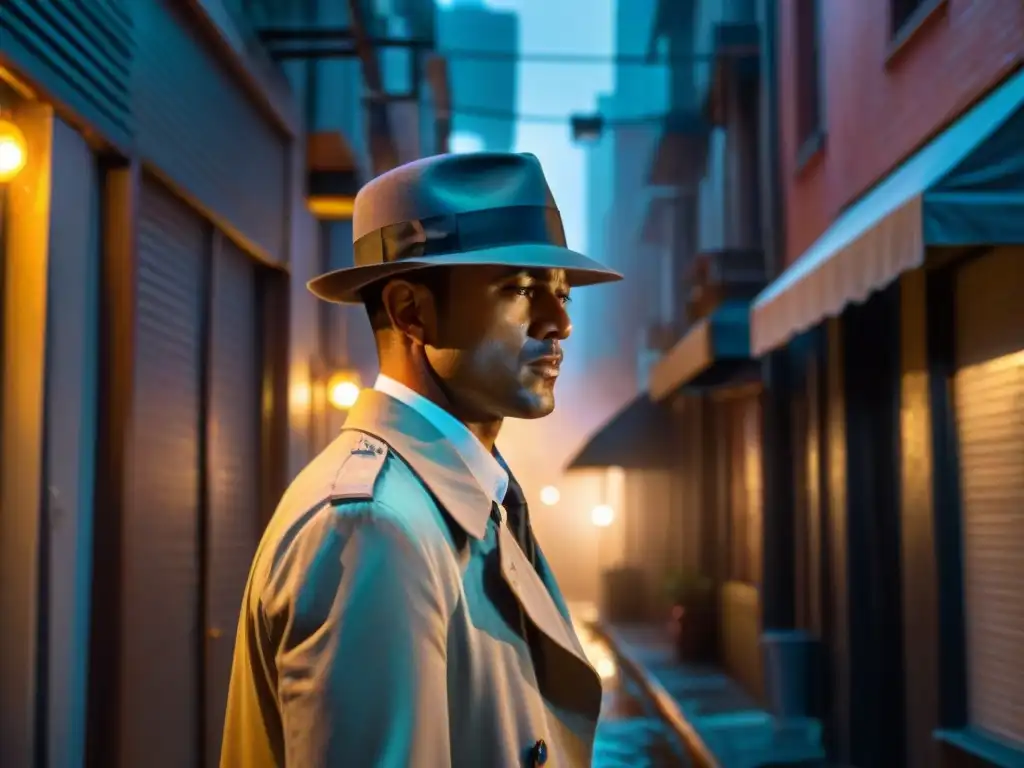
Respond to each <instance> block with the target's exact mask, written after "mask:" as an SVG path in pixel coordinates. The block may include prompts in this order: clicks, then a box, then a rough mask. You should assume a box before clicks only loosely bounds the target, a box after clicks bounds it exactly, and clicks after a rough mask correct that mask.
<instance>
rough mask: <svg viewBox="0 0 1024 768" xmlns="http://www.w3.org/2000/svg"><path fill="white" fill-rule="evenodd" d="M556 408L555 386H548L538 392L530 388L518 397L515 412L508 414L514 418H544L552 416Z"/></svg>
mask: <svg viewBox="0 0 1024 768" xmlns="http://www.w3.org/2000/svg"><path fill="white" fill-rule="evenodd" d="M554 410H555V393H554V389H553V388H546V391H543V392H538V391H536V390H530V391H526V392H523V393H522V396H521V397H519V398H518V402H517V403H516V407H515V408H514V412H513V413H509V414H508V415H509V416H510V417H511V418H513V419H542V418H544V417H545V416H550V415H551V412H552V411H554Z"/></svg>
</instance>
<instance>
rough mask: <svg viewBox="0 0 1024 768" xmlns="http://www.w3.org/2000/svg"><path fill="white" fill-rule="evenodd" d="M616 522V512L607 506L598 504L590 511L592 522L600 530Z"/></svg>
mask: <svg viewBox="0 0 1024 768" xmlns="http://www.w3.org/2000/svg"><path fill="white" fill-rule="evenodd" d="M614 520H615V510H613V509H612V508H611V507H610V506H608V505H607V504H598V505H597V506H596V507H594V508H593V509H592V510H590V522H592V523H593V524H594V525H595V526H597V527H598V528H607V527H608V526H609V525H611V524H612V521H614Z"/></svg>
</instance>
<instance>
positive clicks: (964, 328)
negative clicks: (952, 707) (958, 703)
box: [954, 249, 1024, 744]
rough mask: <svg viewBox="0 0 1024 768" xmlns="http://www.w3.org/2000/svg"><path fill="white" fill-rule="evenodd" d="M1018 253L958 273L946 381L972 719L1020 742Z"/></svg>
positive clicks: (1023, 368) (1023, 493)
mask: <svg viewBox="0 0 1024 768" xmlns="http://www.w3.org/2000/svg"><path fill="white" fill-rule="evenodd" d="M1022 296H1024V250H1022V249H1002V250H999V251H996V252H994V253H992V254H991V255H987V256H984V257H982V258H979V259H977V260H975V261H972V262H970V263H969V264H967V265H966V266H965V267H964V268H962V269H961V270H960V272H959V274H958V275H957V284H956V319H957V327H956V332H957V343H956V355H957V361H956V362H957V372H956V378H955V383H954V389H955V402H956V416H957V428H958V433H959V443H960V446H959V447H960V463H961V470H960V471H961V494H962V503H963V547H964V607H965V620H966V622H965V623H966V634H967V637H966V640H967V680H968V707H969V717H970V720H971V724H972V725H973V726H974V727H977V728H979V729H982V730H985V731H988V732H990V733H992V734H995V735H996V736H999V737H1002V738H1004V739H1009V740H1011V741H1013V742H1017V743H1019V744H1024V663H1022V660H1024V557H1022V554H1021V553H1024V304H1022V303H1021V297H1022Z"/></svg>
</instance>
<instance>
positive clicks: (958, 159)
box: [751, 65, 1024, 356]
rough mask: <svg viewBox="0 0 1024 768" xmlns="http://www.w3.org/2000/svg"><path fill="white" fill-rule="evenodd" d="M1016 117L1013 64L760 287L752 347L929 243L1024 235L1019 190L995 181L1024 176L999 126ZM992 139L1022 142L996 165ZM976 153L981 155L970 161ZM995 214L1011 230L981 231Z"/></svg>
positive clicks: (911, 262)
mask: <svg viewBox="0 0 1024 768" xmlns="http://www.w3.org/2000/svg"><path fill="white" fill-rule="evenodd" d="M1018 67H1019V65H1018ZM1017 121H1021V122H1022V123H1024V69H1019V68H1018V69H1017V70H1015V71H1014V74H1012V75H1010V77H1008V78H1007V79H1006V80H1005V81H1004V82H1003V83H1002V84H1001V85H1000V86H998V87H997V88H996V89H995V90H993V91H992V92H991V93H990V94H989V95H988V96H986V97H985V98H983V99H982V100H981V101H980V102H978V103H977V104H976V105H975V106H974V107H972V108H970V109H969V110H968V111H967V112H966V113H965V114H963V115H962V116H961V117H960V118H958V119H957V120H956V122H954V123H953V124H952V125H950V126H949V127H948V128H946V130H945V131H943V132H942V133H941V134H939V135H938V136H937V137H936V138H934V139H932V140H931V141H930V142H929V143H928V144H926V145H925V146H924V147H923V148H922V149H920V150H919V151H918V152H916V153H915V154H914V155H913V156H911V157H910V158H909V159H908V160H907V161H906V162H904V163H903V164H902V165H901V166H900V167H899V168H898V169H896V170H895V171H894V172H892V173H891V174H890V175H889V176H888V177H886V179H885V180H883V181H882V182H881V183H880V184H878V185H877V186H876V187H875V188H874V189H872V190H870V191H869V192H867V193H866V194H865V195H863V196H862V197H861V198H860V199H859V200H858V201H857V202H855V203H854V204H853V205H851V206H850V207H849V208H847V209H846V210H845V211H844V212H843V213H842V214H841V215H840V216H839V217H838V218H837V219H836V221H835V222H834V223H833V224H832V226H831V227H829V229H827V230H826V231H825V233H824V234H823V235H822V236H821V237H819V238H818V240H817V241H816V242H815V243H814V244H813V245H812V246H811V247H810V248H809V249H808V250H807V251H806V252H805V253H804V254H803V255H802V256H801V257H800V258H798V259H797V260H796V261H795V262H794V263H793V264H792V265H791V266H790V267H789V268H788V269H787V270H786V271H785V272H783V274H782V275H781V276H780V277H779V278H778V279H777V280H775V281H774V282H773V283H772V284H771V285H769V286H768V287H767V288H766V289H765V290H764V291H762V292H761V294H759V295H758V297H757V299H756V300H755V301H754V304H753V307H752V308H751V349H752V352H753V354H754V355H756V356H761V355H764V354H765V353H766V352H769V351H770V350H772V349H774V348H777V347H779V346H781V345H783V344H785V343H786V342H788V341H789V339H791V338H793V337H794V336H796V335H798V334H799V333H802V332H803V331H805V330H807V329H808V328H810V327H812V326H814V325H817V324H818V323H820V322H821V321H822V320H824V319H825V318H827V317H835V316H838V315H839V314H841V313H842V311H843V310H844V309H845V308H846V307H847V306H848V305H849V304H851V303H859V302H863V301H866V300H867V299H868V298H869V297H870V296H871V294H873V293H874V292H875V291H877V290H880V289H881V288H884V287H885V286H886V285H889V284H890V283H891V282H892V281H893V280H895V279H896V278H897V277H899V275H900V274H902V273H903V272H905V271H908V270H910V269H915V268H917V267H920V266H922V265H923V264H924V260H925V252H926V247H927V246H929V245H936V246H968V245H983V244H985V243H986V242H992V240H995V241H996V242H997V243H998V244H1006V240H1008V239H1010V240H1012V239H1014V238H1017V239H1020V241H1021V242H1024V224H1022V221H1024V194H1013V195H1011V194H1009V193H1008V192H1004V191H1002V190H999V189H996V188H995V187H996V186H997V184H998V182H999V181H1003V182H1004V183H1006V182H1007V179H1012V180H1014V181H1015V180H1017V179H1018V178H1024V170H1022V168H1024V147H1021V146H1020V143H1019V141H1018V142H1017V144H1016V145H1014V144H1013V141H1012V138H1013V137H1012V136H1009V134H1010V133H1012V132H1013V131H1011V130H1006V128H1007V125H1008V124H1011V123H1012V124H1015V123H1016V122H1017ZM989 142H994V143H995V144H996V145H998V148H999V149H1000V150H1003V151H1006V152H1009V151H1010V150H1015V151H1019V152H1020V158H1019V161H1018V162H1011V163H1008V164H1003V165H1000V163H999V162H998V160H999V159H1000V158H999V157H998V152H993V151H991V149H990V148H991V145H990V144H989ZM974 157H980V158H982V160H983V161H985V162H987V165H984V164H983V167H981V168H975V167H973V166H972V164H971V160H972V158H974ZM1000 175H1002V176H1004V177H1005V178H1002V179H1000V178H999V177H1000ZM950 187H954V188H955V189H950ZM953 194H955V195H956V199H955V201H953V202H952V203H951V200H950V197H951V195H953ZM1000 219H1001V222H1000ZM998 223H1002V224H1003V226H1008V227H1009V228H1010V231H1008V232H1005V233H1002V234H999V233H993V232H992V231H989V232H985V231H984V230H985V229H986V228H989V229H990V228H991V227H992V226H993V225H996V224H998Z"/></svg>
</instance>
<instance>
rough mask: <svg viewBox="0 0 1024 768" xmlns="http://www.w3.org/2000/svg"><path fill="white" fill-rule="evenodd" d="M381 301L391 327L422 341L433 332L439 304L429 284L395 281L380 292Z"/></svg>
mask: <svg viewBox="0 0 1024 768" xmlns="http://www.w3.org/2000/svg"><path fill="white" fill-rule="evenodd" d="M381 302H382V304H383V305H384V310H385V311H386V312H387V313H388V319H389V320H390V321H391V327H392V328H394V329H395V330H396V331H398V332H399V333H401V334H402V335H403V336H407V337H409V338H410V339H414V340H415V341H416V342H418V343H420V344H425V343H427V342H428V340H429V338H430V337H431V335H432V334H433V332H434V326H435V321H436V307H435V306H434V297H433V294H431V292H430V291H429V290H428V289H427V287H426V286H423V285H418V284H416V283H412V282H409V281H408V280H392V281H390V282H389V283H388V284H387V285H385V286H384V290H383V291H381Z"/></svg>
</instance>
